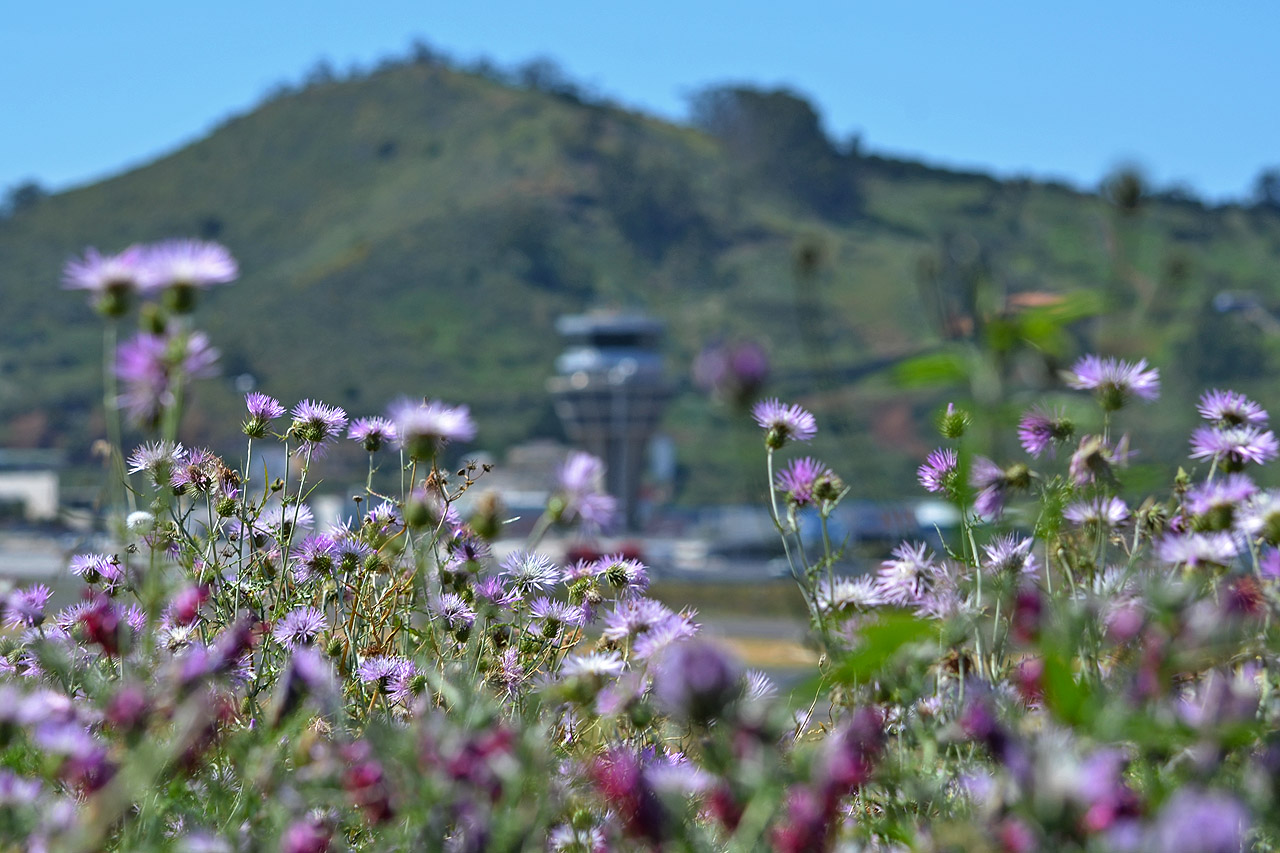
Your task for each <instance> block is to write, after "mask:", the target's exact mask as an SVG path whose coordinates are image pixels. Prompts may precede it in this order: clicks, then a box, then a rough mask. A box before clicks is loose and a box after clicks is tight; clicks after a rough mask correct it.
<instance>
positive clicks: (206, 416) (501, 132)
mask: <svg viewBox="0 0 1280 853" xmlns="http://www.w3.org/2000/svg"><path fill="white" fill-rule="evenodd" d="M5 18H6V20H5V23H4V26H3V29H0V55H3V56H4V57H5V60H4V62H3V64H0V112H2V113H3V114H4V115H5V116H6V118H7V121H6V130H5V133H4V134H2V135H0V191H2V192H3V195H2V196H0V316H3V317H4V318H5V328H4V333H3V335H0V448H3V449H2V450H0V515H2V516H3V517H4V524H5V531H6V533H5V536H6V537H7V538H6V540H5V541H6V542H7V543H8V545H7V548H6V550H5V551H4V553H6V554H7V555H8V556H7V557H6V558H5V566H4V567H0V571H4V572H6V573H8V574H11V575H22V574H39V573H42V572H48V571H53V570H59V571H60V570H61V566H62V565H65V562H64V561H65V555H66V553H67V552H69V551H71V550H74V549H76V548H77V547H80V546H81V544H82V540H83V537H84V536H86V535H91V533H92V524H91V523H90V522H89V521H88V519H89V518H91V516H92V510H93V507H94V505H95V503H96V501H97V500H98V499H99V497H100V483H101V480H102V463H101V459H100V458H99V457H97V456H95V455H94V453H93V446H94V441H95V440H97V439H99V438H101V437H102V436H103V435H104V423H103V418H102V411H101V399H102V397H101V387H100V381H101V370H102V364H101V342H102V339H101V328H100V321H99V320H98V318H96V317H95V316H94V314H93V312H92V311H91V309H90V308H89V307H88V306H87V305H86V304H85V301H84V299H83V298H82V295H81V294H76V293H66V292H62V291H60V289H59V287H60V284H59V282H60V276H61V270H62V267H63V265H64V263H65V262H66V261H67V259H68V258H69V257H71V256H73V255H75V254H76V253H78V252H80V251H81V250H82V249H83V247H85V246H96V247H98V248H99V249H101V250H103V251H106V252H116V251H120V250H122V249H124V248H125V247H126V246H128V245H130V244H132V243H134V242H146V241H153V240H158V239H162V238H167V237H175V236H194V237H199V238H202V239H206V240H214V241H218V242H221V243H223V244H225V245H226V246H228V247H229V248H230V250H231V251H232V252H233V253H234V255H235V256H236V257H237V258H238V259H239V262H240V265H241V269H242V275H241V277H240V280H239V281H238V282H236V283H235V284H234V285H232V286H230V287H225V288H219V289H217V290H216V291H215V292H213V293H211V294H209V296H208V298H207V299H205V300H204V301H203V302H202V304H201V306H200V308H199V311H198V313H197V315H196V324H197V325H198V326H199V327H200V328H202V329H205V330H207V331H208V333H209V334H210V336H211V338H212V341H213V343H214V345H215V346H217V347H218V348H219V349H220V350H221V352H222V359H221V377H220V378H218V379H212V380H205V381H202V382H200V383H198V384H197V385H196V386H194V390H193V394H192V399H191V400H190V401H189V402H190V404H191V405H190V410H189V413H188V414H187V416H186V419H185V421H184V424H183V435H184V437H185V439H186V441H187V443H188V444H193V445H208V446H211V447H213V448H214V449H215V450H218V451H220V452H223V453H226V454H228V456H229V458H232V459H234V458H237V456H236V454H238V453H239V452H240V446H241V436H239V434H238V432H237V425H238V423H239V421H240V418H241V413H242V411H243V409H242V406H243V395H244V393H245V392H247V391H250V390H261V391H264V392H266V393H269V394H272V395H274V396H276V397H278V398H280V399H281V400H282V401H284V402H285V404H286V405H292V404H293V403H294V402H296V401H297V400H300V399H303V398H318V399H322V400H325V401H327V402H329V403H333V404H337V405H340V406H342V407H344V408H345V409H346V410H347V411H348V412H349V413H350V414H351V415H352V416H353V417H355V416H362V415H372V414H383V413H384V412H385V410H386V407H387V405H388V403H389V402H391V401H392V400H393V399H394V398H396V397H397V396H400V395H409V396H420V395H426V396H431V397H439V398H443V399H445V400H448V401H451V402H455V403H465V404H467V405H469V406H470V407H471V409H472V411H473V412H474V414H475V415H476V418H477V421H478V423H479V427H480V435H479V437H478V439H477V440H476V441H475V442H474V443H472V444H471V445H468V446H462V447H457V448H455V449H454V451H455V452H454V457H455V458H453V459H451V460H450V461H451V462H456V463H458V464H459V465H461V464H463V463H465V461H466V460H469V459H476V460H479V461H482V462H492V463H493V464H494V465H495V470H494V473H493V474H492V475H489V476H488V477H487V479H485V478H482V481H481V483H480V487H483V488H485V489H490V490H493V491H495V492H496V493H497V494H498V495H499V496H500V497H501V500H502V502H503V504H502V505H503V507H504V508H505V511H506V515H507V517H509V518H513V519H519V521H516V522H515V523H514V524H513V525H512V527H511V530H512V532H513V533H519V532H520V531H521V529H522V527H521V525H522V524H523V525H525V526H527V525H529V524H531V523H532V520H533V518H534V517H536V515H537V513H538V511H539V502H540V501H545V499H546V496H547V493H548V490H549V489H550V488H551V487H552V485H553V479H554V473H555V469H556V466H557V464H558V463H559V462H560V460H561V459H563V458H564V455H565V453H566V452H568V450H569V448H571V447H575V446H576V447H581V448H585V449H589V450H592V451H593V452H595V453H597V454H599V455H601V456H602V457H604V458H605V460H606V462H607V463H608V465H609V467H610V472H611V473H610V478H609V484H610V488H611V490H613V491H614V492H615V494H617V496H618V497H619V500H620V501H621V504H622V507H623V509H624V511H625V512H624V520H623V523H621V524H620V525H619V526H618V527H617V528H616V529H615V530H613V531H610V535H608V536H606V537H603V538H602V539H600V540H599V541H576V540H575V541H566V542H565V543H563V545H562V547H563V549H564V550H565V552H566V554H569V553H586V552H590V551H591V550H593V549H594V550H601V549H613V550H618V549H623V550H628V552H629V553H635V554H637V555H639V556H641V557H642V558H644V559H646V561H647V562H649V563H650V564H651V565H652V566H653V568H654V571H655V573H657V574H658V575H659V576H666V577H667V578H669V579H672V580H680V579H685V580H688V579H690V578H692V579H694V580H700V579H701V580H706V579H721V580H722V579H726V578H738V579H750V580H755V581H758V580H760V579H763V578H768V577H770V576H775V575H778V574H779V573H780V572H781V571H784V569H780V568H779V562H778V557H779V549H778V546H777V542H776V536H775V535H774V533H773V531H772V529H771V525H770V524H769V523H768V521H767V517H766V516H765V515H764V512H763V509H762V507H763V502H764V501H765V499H766V489H765V485H766V477H765V473H764V464H763V447H762V442H761V433H760V431H759V430H758V428H757V427H756V426H755V425H754V424H753V423H752V422H751V419H750V416H749V414H748V410H749V407H750V405H751V403H752V402H754V401H755V400H758V399H760V398H761V397H765V396H770V397H773V396H776V397H781V398H783V399H785V400H788V401H793V402H798V403H800V404H802V405H804V406H806V407H808V408H810V409H812V410H813V411H814V412H815V413H816V414H817V415H818V418H819V424H820V433H819V437H818V439H817V440H816V441H815V442H814V443H813V444H812V445H811V446H806V447H803V448H801V450H802V452H804V453H812V454H813V455H815V456H818V457H820V458H821V459H823V460H824V461H825V462H827V463H828V464H829V465H831V466H832V467H834V468H835V469H836V470H837V471H838V472H839V473H840V474H841V475H842V476H843V477H844V479H845V480H846V482H847V483H848V484H849V485H850V487H851V493H850V497H849V499H848V501H847V502H846V505H845V508H844V512H843V514H842V515H841V517H840V518H838V519H837V523H838V529H839V530H840V531H841V535H842V537H847V538H848V541H849V542H850V549H851V550H850V554H851V555H852V557H851V566H852V567H853V568H854V569H856V567H857V561H858V560H862V561H866V562H867V563H868V564H869V563H870V562H874V560H876V559H878V558H879V556H880V555H882V554H883V553H885V552H886V551H887V549H888V547H891V546H892V544H894V543H895V542H896V541H897V540H898V538H900V537H902V536H912V535H914V536H924V535H927V534H929V533H930V532H931V531H934V530H936V528H937V526H938V525H943V526H945V524H947V523H948V518H949V516H948V514H947V511H946V507H940V506H938V505H935V504H930V503H928V502H924V501H922V500H921V499H922V498H923V497H925V494H924V492H923V491H922V490H921V489H920V488H919V487H918V485H917V484H916V482H915V476H914V471H915V468H916V466H917V465H919V464H920V462H921V461H922V459H923V457H924V456H925V454H927V453H928V452H929V451H930V450H931V449H932V448H933V447H935V446H936V444H937V441H938V439H937V435H936V432H935V431H934V426H933V424H934V420H935V417H936V415H937V413H938V412H939V411H941V410H942V409H943V408H944V407H945V405H946V403H947V402H950V401H955V402H957V403H959V404H962V405H966V406H969V407H971V408H973V409H974V410H975V411H976V412H977V413H978V414H979V422H978V424H977V433H976V435H977V439H976V440H977V441H978V442H979V444H980V446H981V447H982V448H983V449H984V450H985V451H986V452H988V453H991V454H993V455H994V456H995V457H996V458H997V459H999V460H1000V461H1002V462H1007V461H1014V460H1016V459H1020V458H1022V457H1021V451H1020V450H1019V448H1018V447H1017V444H1016V442H1015V441H1014V440H1013V436H1012V427H1013V425H1014V424H1015V423H1016V421H1017V418H1018V416H1019V414H1020V413H1021V412H1022V411H1023V410H1024V409H1025V407H1026V406H1027V405H1028V403H1029V401H1030V400H1031V399H1032V398H1033V397H1035V398H1036V399H1040V398H1041V397H1043V396H1044V395H1045V394H1046V393H1047V394H1049V395H1050V398H1051V399H1053V395H1055V394H1057V393H1058V390H1059V389H1060V387H1061V382H1060V380H1059V376H1058V372H1059V371H1060V370H1061V369H1062V368H1063V367H1065V366H1067V365H1069V364H1070V363H1071V362H1072V361H1073V360H1074V359H1075V358H1077V357H1078V356H1079V355H1081V354H1083V353H1085V352H1091V351H1100V352H1104V353H1107V354H1113V355H1118V356H1121V357H1125V358H1131V359H1134V358H1139V357H1145V358H1147V359H1148V360H1149V361H1150V362H1151V363H1152V364H1154V365H1155V366H1157V367H1159V368H1160V369H1161V371H1162V374H1163V377H1164V389H1165V391H1164V395H1163V397H1162V398H1161V400H1160V401H1159V402H1158V403H1157V404H1154V405H1152V406H1147V407H1142V408H1141V409H1138V410H1134V411H1126V412H1125V413H1124V426H1125V428H1126V429H1129V430H1130V431H1132V432H1133V433H1134V444H1135V446H1137V447H1140V448H1142V456H1141V457H1139V464H1138V465H1136V466H1135V467H1134V469H1133V470H1132V471H1131V473H1130V474H1129V479H1128V480H1127V483H1128V484H1130V485H1132V486H1133V487H1134V488H1145V487H1148V486H1149V485H1152V484H1154V483H1158V482H1167V481H1168V479H1169V477H1170V476H1171V475H1172V473H1173V472H1175V471H1176V470H1177V466H1178V465H1179V464H1186V448H1187V445H1186V435H1187V432H1188V430H1189V428H1190V427H1191V425H1192V423H1193V421H1194V420H1195V412H1194V402H1195V400H1196V398H1197V396H1198V395H1199V393H1200V392H1201V390H1203V389H1204V388H1206V387H1228V386H1229V387H1232V388H1235V389H1237V390H1240V391H1243V392H1245V393H1247V394H1249V395H1250V396H1252V397H1254V399H1257V400H1259V401H1260V402H1261V403H1262V404H1263V405H1264V406H1272V405H1274V404H1275V403H1276V397H1277V388H1276V383H1275V381H1274V377H1275V376H1276V375H1277V367H1280V336H1277V334H1276V332H1277V330H1280V321H1278V320H1277V318H1276V314H1275V312H1276V311H1277V309H1280V288H1278V287H1277V283H1276V269H1277V260H1278V259H1280V149H1278V148H1277V142H1276V141H1277V140H1278V139H1280V113H1277V111H1276V110H1274V109H1272V108H1271V107H1269V106H1268V104H1269V103H1270V98H1271V93H1272V91H1273V90H1274V88H1275V84H1276V83H1277V82H1280V74H1278V73H1277V71H1278V70H1280V69H1278V68H1277V59H1276V53H1275V51H1274V33H1275V32H1277V31H1280V7H1276V6H1274V5H1272V4H1263V3H1242V4H1233V5H1232V6H1230V7H1229V8H1225V9H1224V8H1220V7H1219V8H1211V7H1209V6H1204V5H1201V4H1190V3H1168V2H1165V3H1155V2H1134V3H1128V4H1123V7H1122V8H1116V4H1111V3H1102V2H1093V3H1090V2H1084V3H1076V4H1072V5H1071V6H1070V7H1069V8H1066V7H1063V8H1058V9H1042V8H1036V4H1010V3H982V2H978V3H967V4H954V3H945V2H919V3H907V4H888V3H880V4H871V3H862V2H852V3H849V2H844V3H838V2H818V0H808V2H795V3H791V4H787V7H786V8H785V9H783V8H781V6H780V5H779V4H767V3H751V2H745V3H744V2H737V3H719V2H714V3H713V2H707V3H692V4H690V3H675V2H654V3H649V4H644V5H643V6H642V7H641V6H636V7H632V8H625V9H623V8H609V7H608V6H607V4H606V5H602V4H599V3H590V4H588V3H585V2H562V3H543V4H527V3H516V2H497V3H489V4H484V6H483V8H477V7H476V6H475V4H463V3H451V2H418V3H410V2H386V3H371V4H364V5H361V6H360V8H359V9H358V10H357V8H356V7H355V5H354V4H349V3H338V2H316V3H310V4H306V7H305V10H304V9H303V8H302V7H300V6H298V5H296V4H272V3H249V2H223V3H219V4H199V5H198V6H195V5H180V4H170V3H160V2H135V3H124V4H112V5H111V6H110V7H108V6H93V5H90V4H76V5H73V6H68V5H59V4H45V5H37V4H25V5H24V6H22V7H21V8H14V9H10V10H7V12H6V15H5ZM1081 403H1082V401H1080V400H1074V399H1073V398H1069V397H1066V396H1063V397H1062V399H1061V405H1063V406H1066V407H1068V408H1070V407H1072V406H1079V405H1080V404H1081ZM1084 417H1086V418H1087V414H1086V415H1084ZM144 437H145V436H143V435H141V434H133V435H131V436H129V437H128V438H127V440H126V447H130V446H132V443H136V442H138V441H140V440H142V439H143V438H144ZM131 442H132V443H131ZM391 467H394V466H391ZM364 473H365V458H364V456H363V454H362V453H360V452H358V449H357V448H356V447H355V445H354V444H352V446H351V447H350V448H348V449H347V450H346V451H344V452H341V453H336V454H334V455H333V456H332V457H331V458H329V459H328V460H326V461H325V463H324V472H323V476H324V479H325V485H324V488H323V489H322V490H321V493H319V494H318V495H317V499H318V500H323V501H327V503H326V504H325V506H326V507H327V511H328V513H329V514H330V515H331V516H339V515H342V514H344V513H349V512H352V511H354V506H353V505H352V504H351V502H350V497H351V496H352V495H354V494H356V493H358V492H359V491H360V489H361V488H362V487H363V482H364ZM1264 477H1265V475H1264ZM86 531H88V532H86ZM574 549H577V551H575V550H574ZM784 565H785V564H784ZM51 567H56V569H54V568H51ZM724 596H725V594H724V593H716V594H715V597H716V598H717V599H718V600H726V599H725V597H724ZM780 606H782V607H784V608H785V607H791V608H793V610H795V611H796V612H798V608H799V602H798V599H797V600H794V601H791V603H790V604H783V605H780Z"/></svg>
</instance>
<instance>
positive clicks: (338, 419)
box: [289, 400, 347, 456]
mask: <svg viewBox="0 0 1280 853" xmlns="http://www.w3.org/2000/svg"><path fill="white" fill-rule="evenodd" d="M346 425H347V413H346V412H345V411H343V410H342V409H340V408H339V407H337V406H330V405H328V404H326V403H321V402H320V401H318V400H303V401H302V402H301V403H299V404H298V405H296V406H294V407H293V424H292V425H290V427H289V435H290V437H292V438H294V439H296V440H297V441H299V442H300V445H299V448H298V449H299V452H310V453H311V455H312V456H319V455H321V454H322V453H323V452H324V449H325V448H326V447H327V446H328V445H330V444H332V443H333V442H334V441H336V440H337V439H338V436H340V435H341V434H342V430H343V428H344V427H345V426H346Z"/></svg>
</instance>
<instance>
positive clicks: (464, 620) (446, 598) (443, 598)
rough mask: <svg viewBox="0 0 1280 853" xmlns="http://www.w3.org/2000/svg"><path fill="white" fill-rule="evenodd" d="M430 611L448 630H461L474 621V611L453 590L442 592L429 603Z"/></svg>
mask: <svg viewBox="0 0 1280 853" xmlns="http://www.w3.org/2000/svg"><path fill="white" fill-rule="evenodd" d="M431 612H432V613H433V614H435V616H436V618H438V619H440V620H441V621H443V622H444V623H445V625H446V626H447V627H448V629H449V630H450V631H463V630H466V629H467V628H470V627H471V626H472V625H473V624H475V621H476V611H475V609H474V608H472V607H471V605H469V604H467V602H466V601H465V600H464V599H463V598H462V596H460V595H458V594H457V593H454V592H442V593H440V597H439V598H437V599H436V600H435V601H434V602H433V603H432V605H431Z"/></svg>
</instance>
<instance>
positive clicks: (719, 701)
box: [653, 641, 745, 725]
mask: <svg viewBox="0 0 1280 853" xmlns="http://www.w3.org/2000/svg"><path fill="white" fill-rule="evenodd" d="M744 687H745V684H744V680H743V676H742V671H741V668H740V667H739V666H738V664H737V662H736V661H734V660H732V659H730V658H729V656H728V655H726V654H725V653H724V652H723V651H721V650H720V649H718V648H717V647H715V646H713V645H711V644H710V643H707V642H704V641H693V642H688V643H678V644H676V645H674V646H671V647H670V648H669V649H668V650H667V651H666V652H664V653H663V654H662V656H661V657H660V658H659V659H658V664H657V666H656V668H655V673H654V679H653V693H654V697H655V699H656V700H657V702H658V705H660V706H661V707H662V708H664V709H665V710H666V711H668V712H669V713H671V714H674V715H676V716H679V717H681V718H684V719H687V720H690V721H691V722H693V723H696V724H699V725H707V724H709V723H710V722H711V721H712V720H715V719H717V718H719V717H720V716H722V715H723V714H724V713H725V711H726V710H727V709H728V708H729V707H730V706H731V705H732V704H733V703H734V702H736V701H737V700H738V699H740V698H742V694H743V691H744Z"/></svg>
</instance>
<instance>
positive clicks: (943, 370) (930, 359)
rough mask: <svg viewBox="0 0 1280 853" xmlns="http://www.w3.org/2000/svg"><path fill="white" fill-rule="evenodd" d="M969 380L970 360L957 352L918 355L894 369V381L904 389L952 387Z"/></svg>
mask: <svg viewBox="0 0 1280 853" xmlns="http://www.w3.org/2000/svg"><path fill="white" fill-rule="evenodd" d="M968 379H969V362H968V359H966V358H965V357H964V355H963V354H962V353H959V352H956V351H955V350H943V351H941V352H930V353H925V354H924V355H918V356H916V357H914V358H910V359H907V360H906V361H904V362H902V363H901V364H899V365H898V366H897V367H895V368H894V369H893V380H894V381H895V382H896V383H898V384H899V385H901V386H902V387H904V388H920V387H928V386H933V385H952V384H955V383H958V382H967V381H968Z"/></svg>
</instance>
